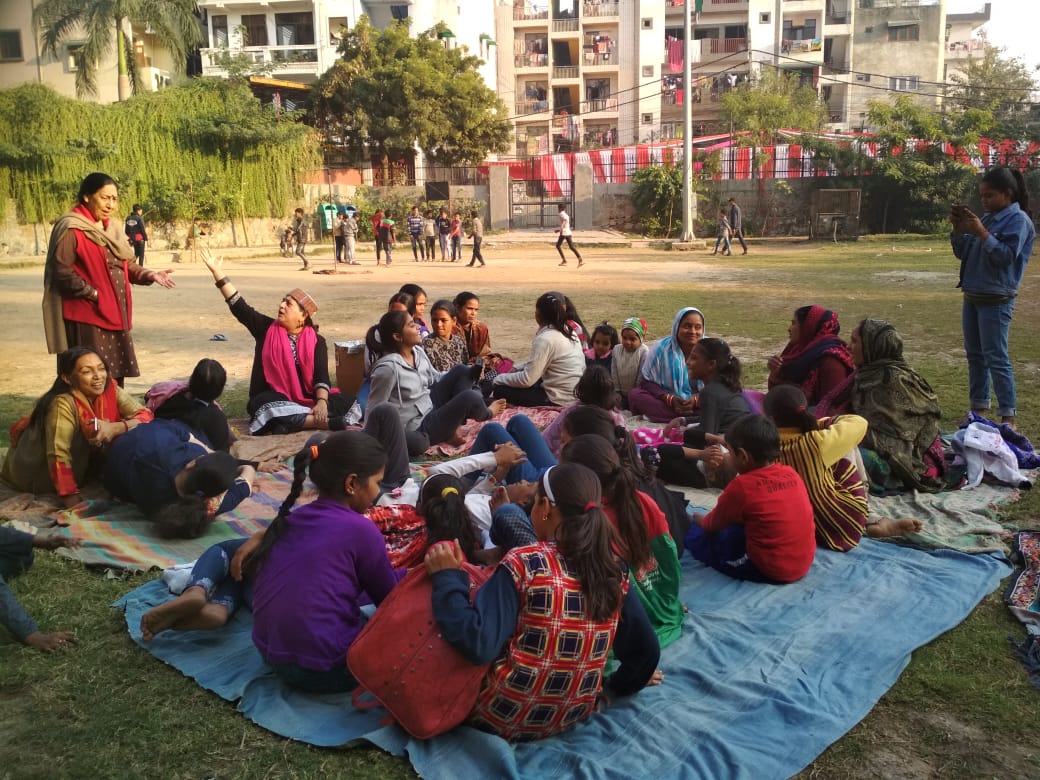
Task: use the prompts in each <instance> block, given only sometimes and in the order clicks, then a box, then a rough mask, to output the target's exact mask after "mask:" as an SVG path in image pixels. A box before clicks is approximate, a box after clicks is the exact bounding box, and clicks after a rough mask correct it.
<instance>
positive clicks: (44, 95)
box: [0, 79, 321, 222]
mask: <svg viewBox="0 0 1040 780" xmlns="http://www.w3.org/2000/svg"><path fill="white" fill-rule="evenodd" d="M0 139H2V140H0V203H3V202H6V201H7V199H12V200H14V202H15V204H16V206H17V209H18V218H19V220H20V221H22V222H48V221H52V220H54V219H55V218H56V217H57V216H59V215H60V214H62V213H63V212H64V211H66V210H67V209H68V208H69V207H70V206H71V205H72V203H73V200H74V197H75V194H76V190H77V189H78V187H79V183H80V181H81V180H82V179H83V177H84V176H85V175H86V174H88V173H90V172H91V171H104V172H105V173H107V174H109V175H110V176H112V177H113V178H114V179H115V180H116V181H117V182H118V183H119V186H120V198H121V199H122V200H123V201H124V202H126V203H132V202H134V201H139V202H146V203H149V204H151V206H152V208H151V210H150V211H149V216H150V218H151V219H153V220H157V221H160V222H163V221H172V220H175V219H185V218H190V217H191V216H192V215H193V214H195V215H198V216H201V217H203V218H206V219H220V218H225V219H235V218H241V217H266V216H272V215H276V214H281V213H283V212H284V210H285V208H286V206H287V205H288V204H289V203H290V201H292V200H294V199H295V198H296V197H297V195H298V187H297V181H296V175H297V173H298V172H301V171H302V172H304V173H306V172H309V171H312V170H316V169H317V168H319V167H320V165H321V163H320V158H319V156H318V152H317V149H318V146H317V140H316V136H315V134H314V133H313V131H311V130H309V129H308V128H306V127H304V126H303V125H300V124H298V123H296V122H294V121H291V120H290V119H286V117H285V116H284V115H283V116H282V117H281V118H279V117H276V116H275V115H274V113H273V112H272V111H270V110H268V109H266V108H264V107H263V106H261V104H260V102H259V101H258V100H257V99H256V98H254V97H253V95H252V94H251V93H250V92H249V88H248V86H246V85H245V84H244V83H241V82H227V81H218V80H212V81H211V80H209V79H198V80H195V81H193V82H191V83H190V84H188V85H187V86H184V87H173V88H169V89H166V90H163V91H161V92H148V93H144V94H141V95H137V96H135V97H133V98H131V99H130V100H127V101H125V102H123V103H115V104H112V105H107V106H102V105H98V104H96V103H88V102H80V101H77V100H71V99H68V98H64V97H61V96H59V95H57V94H56V93H55V92H53V91H52V90H50V89H49V88H47V87H44V86H40V85H36V84H27V85H24V86H21V87H17V88H15V89H10V90H4V91H0Z"/></svg>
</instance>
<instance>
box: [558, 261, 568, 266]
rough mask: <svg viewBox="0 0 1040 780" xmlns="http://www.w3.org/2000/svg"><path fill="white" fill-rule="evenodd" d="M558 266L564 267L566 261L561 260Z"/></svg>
mask: <svg viewBox="0 0 1040 780" xmlns="http://www.w3.org/2000/svg"><path fill="white" fill-rule="evenodd" d="M559 265H560V266H561V267H562V266H565V265H567V261H566V260H561V261H560V263H559Z"/></svg>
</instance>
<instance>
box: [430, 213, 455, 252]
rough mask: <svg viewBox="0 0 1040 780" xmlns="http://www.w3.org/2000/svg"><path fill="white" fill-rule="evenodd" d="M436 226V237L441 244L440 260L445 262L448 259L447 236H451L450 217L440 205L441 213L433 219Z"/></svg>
mask: <svg viewBox="0 0 1040 780" xmlns="http://www.w3.org/2000/svg"><path fill="white" fill-rule="evenodd" d="M434 223H435V224H436V226H437V238H438V240H439V241H440V245H441V262H442V263H443V262H446V261H447V259H448V238H449V237H450V236H451V218H450V217H449V216H448V209H446V208H445V207H444V206H441V213H440V214H439V215H438V216H437V219H436V220H434Z"/></svg>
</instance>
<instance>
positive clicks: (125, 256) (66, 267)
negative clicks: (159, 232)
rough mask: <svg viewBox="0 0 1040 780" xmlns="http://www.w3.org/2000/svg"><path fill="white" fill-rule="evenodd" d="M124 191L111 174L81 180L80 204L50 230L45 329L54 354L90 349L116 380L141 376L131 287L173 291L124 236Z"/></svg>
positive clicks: (165, 277)
mask: <svg viewBox="0 0 1040 780" xmlns="http://www.w3.org/2000/svg"><path fill="white" fill-rule="evenodd" d="M118 204H119V191H118V189H117V188H116V183H115V182H114V181H113V180H112V178H111V177H110V176H106V175H105V174H103V173H92V174H90V175H89V176H87V178H85V179H84V180H83V183H82V184H80V186H79V194H78V195H77V196H76V206H75V207H74V208H73V209H72V210H71V211H69V212H67V213H66V214H63V215H62V216H61V217H60V218H59V219H58V221H57V222H55V223H54V228H53V230H52V231H51V239H50V243H49V244H48V246H47V264H46V266H45V269H44V274H43V288H44V294H43V328H44V331H45V333H46V335H47V349H48V351H49V352H51V353H52V354H55V353H59V352H64V351H65V350H67V349H68V348H69V347H88V348H89V349H91V350H92V351H93V352H95V353H97V354H98V355H99V356H100V357H101V358H102V359H103V360H104V361H105V363H106V364H107V365H108V370H109V373H110V376H111V377H112V378H113V379H115V380H116V382H117V383H118V384H119V385H120V386H122V384H123V378H124V377H128V376H140V375H141V372H140V370H139V369H138V367H137V356H136V354H135V353H134V340H133V338H132V337H131V335H130V329H131V327H132V326H133V321H132V316H133V305H132V301H131V298H130V285H131V284H152V283H153V282H154V283H156V284H159V285H160V286H162V287H173V286H174V282H173V279H172V278H171V277H170V274H172V273H173V269H167V270H165V271H157V270H155V269H153V268H143V267H141V266H139V265H138V264H137V262H136V259H135V256H134V250H133V249H132V248H131V246H130V244H129V243H128V242H127V238H126V234H125V233H124V232H123V228H122V225H121V224H119V223H118V220H113V219H112V215H113V214H114V213H115V211H116V207H117V206H118Z"/></svg>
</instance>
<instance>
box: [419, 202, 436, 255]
mask: <svg viewBox="0 0 1040 780" xmlns="http://www.w3.org/2000/svg"><path fill="white" fill-rule="evenodd" d="M422 234H423V241H425V242H426V259H427V260H429V261H430V262H431V263H432V262H433V261H434V260H435V259H436V257H435V254H436V249H437V222H436V221H435V220H434V218H433V212H432V211H427V212H426V214H425V215H424V216H423V224H422Z"/></svg>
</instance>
